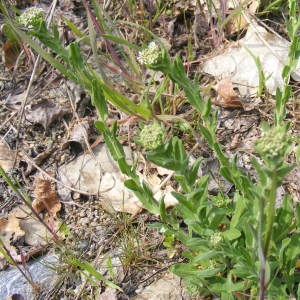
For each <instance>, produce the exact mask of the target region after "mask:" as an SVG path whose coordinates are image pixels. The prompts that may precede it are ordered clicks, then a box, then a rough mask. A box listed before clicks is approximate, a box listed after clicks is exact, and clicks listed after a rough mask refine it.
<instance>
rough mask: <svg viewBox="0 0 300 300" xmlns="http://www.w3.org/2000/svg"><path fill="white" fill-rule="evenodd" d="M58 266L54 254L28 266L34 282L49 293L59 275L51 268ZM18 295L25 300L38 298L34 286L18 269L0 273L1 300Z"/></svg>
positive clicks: (9, 269) (13, 268)
mask: <svg viewBox="0 0 300 300" xmlns="http://www.w3.org/2000/svg"><path fill="white" fill-rule="evenodd" d="M56 265H58V257H57V256H56V255H54V254H48V255H46V256H44V257H42V258H40V259H38V260H36V261H32V262H29V263H28V264H27V266H28V271H29V273H30V274H31V277H32V280H33V281H34V282H35V283H36V284H38V285H39V286H40V287H41V290H42V291H49V290H50V289H51V288H52V287H53V286H54V284H55V281H56V280H57V278H58V275H57V274H56V272H55V271H54V270H53V269H50V268H49V267H55V266H56ZM21 268H22V266H21ZM16 294H18V295H19V296H22V297H23V299H24V300H31V299H34V298H35V296H36V294H35V293H34V291H33V289H32V286H31V285H30V284H29V283H28V281H27V280H26V279H25V278H24V276H23V275H22V274H21V273H20V271H19V270H18V269H17V268H16V267H10V268H8V269H7V270H5V271H1V272H0V299H3V300H4V299H8V297H12V296H13V295H16ZM18 299H20V298H18Z"/></svg>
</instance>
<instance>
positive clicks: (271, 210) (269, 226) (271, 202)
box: [264, 169, 278, 257]
mask: <svg viewBox="0 0 300 300" xmlns="http://www.w3.org/2000/svg"><path fill="white" fill-rule="evenodd" d="M277 184H278V182H277V173H276V169H274V170H273V171H272V175H271V187H270V194H269V195H268V206H267V208H268V209H267V211H266V220H267V221H266V237H265V242H264V256H265V257H267V254H268V251H269V247H270V241H271V237H272V233H273V224H274V218H275V211H276V208H275V204H276V191H277Z"/></svg>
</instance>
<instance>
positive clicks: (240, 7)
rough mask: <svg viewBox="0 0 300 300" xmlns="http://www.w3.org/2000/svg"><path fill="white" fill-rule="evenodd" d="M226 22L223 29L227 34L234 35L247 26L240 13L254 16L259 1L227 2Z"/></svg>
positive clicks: (240, 0) (239, 0) (241, 0)
mask: <svg viewBox="0 0 300 300" xmlns="http://www.w3.org/2000/svg"><path fill="white" fill-rule="evenodd" d="M227 5H228V7H227V9H228V15H229V17H228V22H227V24H226V26H225V29H226V31H227V33H228V34H234V33H236V32H238V31H240V30H242V29H245V28H247V27H248V26H249V23H248V21H247V20H246V19H245V18H244V16H243V14H242V11H246V12H247V13H248V14H251V15H253V14H255V12H256V10H257V9H258V7H259V1H257V0H250V1H249V0H238V1H228V3H227Z"/></svg>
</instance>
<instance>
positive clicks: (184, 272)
mask: <svg viewBox="0 0 300 300" xmlns="http://www.w3.org/2000/svg"><path fill="white" fill-rule="evenodd" d="M223 270H224V267H218V268H211V269H202V270H201V269H198V268H197V267H195V266H194V265H192V264H176V265H173V266H172V267H171V272H173V273H174V274H176V275H178V276H180V277H183V278H184V277H189V276H191V277H196V278H199V279H200V278H209V277H214V276H216V275H217V274H218V273H219V272H221V271H223Z"/></svg>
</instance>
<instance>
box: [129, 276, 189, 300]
mask: <svg viewBox="0 0 300 300" xmlns="http://www.w3.org/2000/svg"><path fill="white" fill-rule="evenodd" d="M166 299H168V300H178V299H186V300H188V299H191V298H190V297H189V296H188V295H187V294H186V292H184V290H183V287H182V286H181V281H180V278H179V277H177V276H175V275H173V274H171V273H167V274H166V275H165V276H164V277H162V278H161V279H159V280H157V281H155V282H153V283H152V284H150V285H149V286H147V287H145V288H144V289H143V290H141V291H140V292H139V293H138V295H137V296H136V297H134V298H133V300H166Z"/></svg>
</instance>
